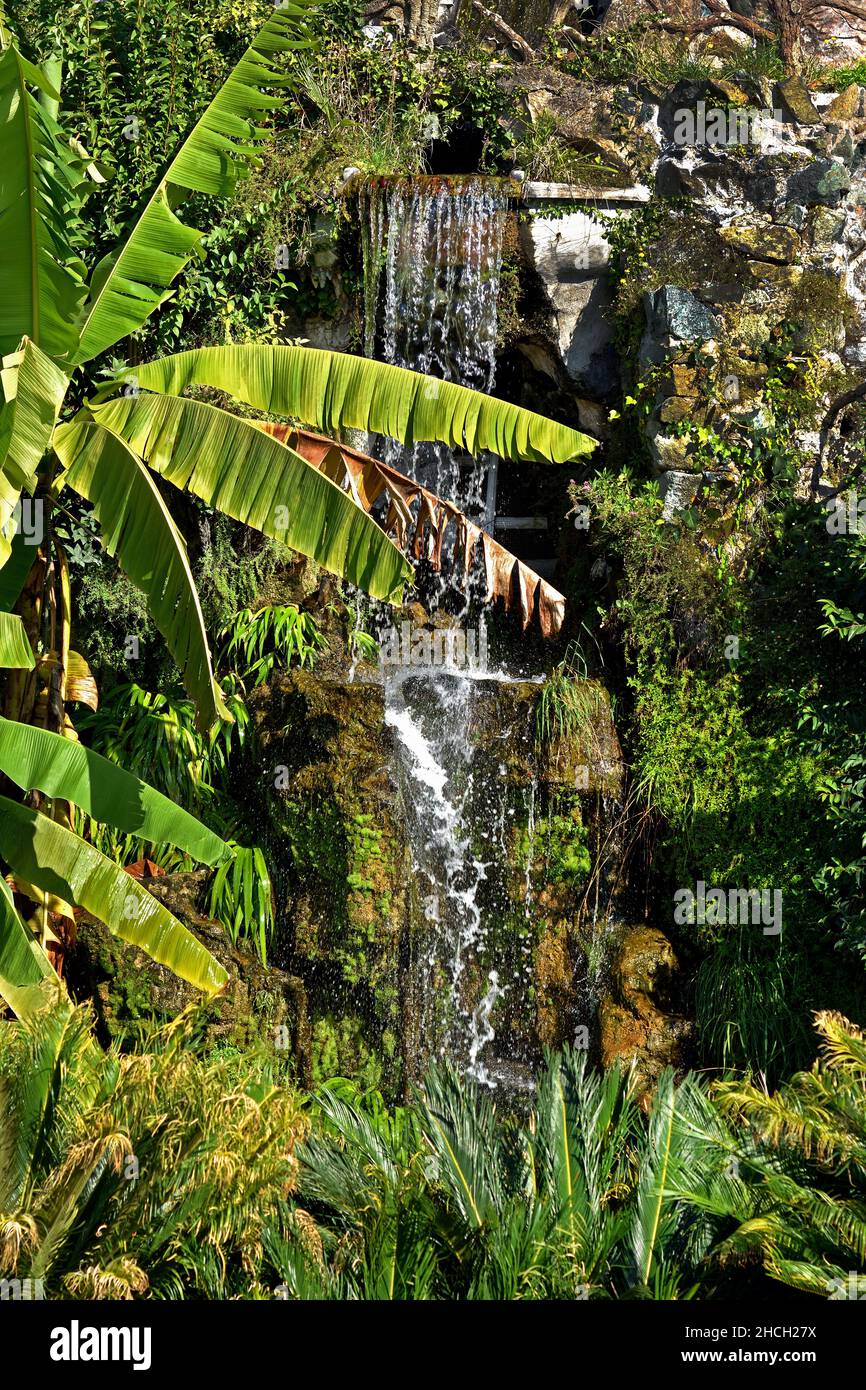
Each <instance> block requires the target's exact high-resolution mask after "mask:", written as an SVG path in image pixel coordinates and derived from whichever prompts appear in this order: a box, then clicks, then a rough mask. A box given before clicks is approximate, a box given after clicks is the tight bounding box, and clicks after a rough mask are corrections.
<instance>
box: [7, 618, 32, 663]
mask: <svg viewBox="0 0 866 1390" xmlns="http://www.w3.org/2000/svg"><path fill="white" fill-rule="evenodd" d="M33 664H34V663H33V648H32V647H31V645H30V643H29V642H28V640H27V633H26V632H25V631H24V624H23V623H22V621H21V619H20V618H19V617H18V614H17V613H0V667H4V668H6V669H7V670H9V669H13V668H14V669H17V670H25V671H32V670H33Z"/></svg>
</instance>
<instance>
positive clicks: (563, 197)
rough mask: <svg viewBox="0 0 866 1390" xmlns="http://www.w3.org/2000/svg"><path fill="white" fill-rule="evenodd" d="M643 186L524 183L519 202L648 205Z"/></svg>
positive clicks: (648, 195) (648, 194) (646, 190)
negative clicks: (607, 186)
mask: <svg viewBox="0 0 866 1390" xmlns="http://www.w3.org/2000/svg"><path fill="white" fill-rule="evenodd" d="M650 196H651V194H650V190H649V188H648V187H647V186H646V185H645V184H636V185H635V186H634V187H632V188H587V187H586V186H584V185H583V184H579V183H531V182H530V183H525V184H524V185H523V196H522V198H521V202H527V203H592V204H594V205H595V204H598V203H612V204H617V203H648V202H649V200H650Z"/></svg>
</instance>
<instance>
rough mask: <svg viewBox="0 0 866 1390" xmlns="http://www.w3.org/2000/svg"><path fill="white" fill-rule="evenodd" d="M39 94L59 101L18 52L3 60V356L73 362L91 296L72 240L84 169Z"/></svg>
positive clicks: (0, 323)
mask: <svg viewBox="0 0 866 1390" xmlns="http://www.w3.org/2000/svg"><path fill="white" fill-rule="evenodd" d="M34 89H35V91H36V92H41V93H48V94H49V95H51V96H54V97H55V98H56V96H57V93H56V92H54V91H53V89H52V88H51V86H50V83H49V82H48V80H47V78H46V76H45V74H44V72H42V70H41V69H40V68H37V67H34V66H33V64H32V63H28V62H27V60H26V59H25V58H23V57H22V56H21V54H20V53H19V52H18V51H17V49H15V48H14V47H9V48H6V49H5V50H4V51H3V52H2V53H0V146H2V150H3V161H2V175H0V226H2V229H3V255H2V256H0V356H4V357H5V356H6V355H7V354H8V353H11V352H14V351H15V350H16V349H17V348H18V345H19V344H20V342H21V340H22V339H23V338H24V337H28V338H31V339H32V340H33V342H34V343H36V344H37V345H38V346H39V347H40V348H41V349H42V351H43V352H44V353H46V354H47V355H48V356H49V357H53V358H54V359H55V360H58V359H60V360H64V361H68V360H69V359H70V355H71V350H72V348H73V345H74V343H75V341H76V337H77V333H76V327H75V325H76V322H77V320H78V315H79V311H80V308H81V305H82V303H83V300H84V296H85V285H84V279H83V272H84V266H83V264H82V262H81V260H80V258H79V257H78V256H77V255H76V253H75V251H74V249H73V247H72V245H71V240H70V226H71V225H73V224H74V221H75V216H76V213H77V210H78V206H79V203H80V186H81V183H82V179H81V174H80V169H79V161H78V160H77V159H76V157H75V156H74V154H73V152H72V150H71V149H70V147H69V142H68V140H67V138H66V137H65V136H64V134H63V132H62V131H61V130H60V128H59V126H58V125H57V122H56V121H55V120H54V118H53V116H52V115H51V114H50V112H49V111H47V110H46V109H45V108H44V107H43V106H42V105H40V103H39V101H38V99H37V97H36V96H35V95H34Z"/></svg>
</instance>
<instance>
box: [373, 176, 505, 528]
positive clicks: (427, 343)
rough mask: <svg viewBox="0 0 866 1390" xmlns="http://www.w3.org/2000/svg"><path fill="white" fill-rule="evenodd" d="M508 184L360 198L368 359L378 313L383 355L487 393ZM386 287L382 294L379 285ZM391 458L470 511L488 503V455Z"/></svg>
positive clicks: (380, 192)
mask: <svg viewBox="0 0 866 1390" xmlns="http://www.w3.org/2000/svg"><path fill="white" fill-rule="evenodd" d="M508 196H509V184H508V183H507V181H505V180H501V179H486V178H478V177H471V178H465V179H440V178H416V179H387V180H381V181H374V182H372V183H371V184H369V185H368V186H367V189H366V190H365V192H364V194H363V203H364V206H362V212H361V215H362V220H363V225H364V248H365V252H364V258H365V267H364V274H365V318H366V323H365V350H366V352H367V355H368V356H372V354H373V350H374V347H375V341H376V320H377V315H378V312H379V309H380V300H382V299H384V303H383V305H382V307H381V315H382V328H381V349H382V355H383V357H384V358H385V361H387V362H391V363H393V364H394V365H395V366H398V367H409V368H411V369H412V370H414V371H419V372H426V373H429V374H430V375H432V376H437V377H441V378H442V379H443V380H445V381H456V382H459V383H460V384H461V385H463V386H469V387H472V388H473V389H474V390H478V391H490V390H491V388H492V386H493V380H494V376H495V372H496V334H497V303H498V297H499V272H500V268H501V264H502V242H503V234H504V229H505V218H506V213H507V209H508ZM382 282H384V290H383V289H382ZM387 448H388V455H389V456H388V459H387V461H388V462H391V463H393V464H394V465H395V466H396V467H400V468H403V470H404V471H405V472H407V473H410V474H411V475H412V476H413V477H414V478H416V479H417V480H418V481H419V482H422V483H424V485H425V486H427V487H429V488H431V489H432V491H434V492H436V493H439V494H440V495H442V496H444V497H447V498H449V499H450V500H451V501H452V502H455V503H456V504H457V505H458V506H459V507H460V508H461V509H462V510H463V511H465V512H468V513H469V514H470V515H475V516H477V515H480V514H481V512H482V511H483V509H484V506H485V498H484V495H483V490H484V482H485V478H486V477H487V476H488V470H489V468H490V467H491V460H490V459H489V458H486V457H479V458H476V459H469V458H467V457H462V458H461V457H460V456H459V455H458V454H457V453H456V452H455V451H453V450H451V449H449V448H446V447H445V446H444V445H434V444H419V445H416V446H415V447H414V449H413V450H412V451H411V453H410V454H409V457H408V458H407V456H406V452H405V451H403V450H401V449H400V446H398V445H388V446H387Z"/></svg>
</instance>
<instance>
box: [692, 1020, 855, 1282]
mask: <svg viewBox="0 0 866 1390" xmlns="http://www.w3.org/2000/svg"><path fill="white" fill-rule="evenodd" d="M815 1023H816V1027H817V1030H818V1034H819V1037H820V1039H821V1056H820V1057H819V1059H818V1060H817V1061H816V1062H815V1064H814V1066H813V1067H812V1068H811V1070H810V1071H804V1072H798V1073H797V1074H796V1075H795V1076H793V1077H791V1079H790V1081H787V1082H785V1084H784V1085H782V1086H781V1087H780V1088H779V1089H778V1090H777V1091H775V1092H773V1093H768V1092H767V1091H766V1090H765V1089H763V1088H762V1087H761V1086H758V1085H755V1084H754V1083H753V1082H750V1081H726V1082H723V1083H720V1084H719V1086H718V1088H717V1098H718V1104H719V1106H720V1108H721V1111H722V1113H723V1115H724V1116H725V1117H726V1118H727V1120H728V1121H729V1123H730V1124H731V1125H732V1126H733V1128H734V1133H736V1134H741V1133H742V1131H743V1129H746V1128H747V1130H748V1132H749V1133H750V1134H751V1142H750V1144H749V1146H748V1148H747V1149H746V1150H745V1151H744V1152H743V1154H742V1163H743V1166H744V1169H745V1171H746V1172H748V1173H749V1174H750V1184H749V1187H750V1192H749V1196H750V1204H749V1208H748V1212H747V1214H746V1215H745V1219H743V1220H741V1222H740V1224H739V1225H738V1227H737V1229H736V1230H735V1231H734V1232H733V1233H732V1234H731V1236H730V1237H729V1238H728V1239H727V1240H726V1241H725V1242H724V1244H723V1245H722V1246H721V1247H720V1249H719V1251H718V1253H719V1255H720V1257H737V1256H739V1255H740V1254H741V1253H742V1252H743V1251H748V1252H750V1253H753V1254H757V1255H759V1256H760V1258H761V1260H762V1262H763V1266H764V1268H765V1269H766V1272H767V1273H768V1274H769V1275H770V1277H771V1278H773V1279H776V1280H778V1281H780V1282H781V1283H783V1284H787V1285H789V1286H791V1287H793V1288H795V1289H802V1290H805V1291H806V1292H808V1293H814V1294H818V1295H820V1296H822V1297H824V1298H828V1297H830V1298H836V1299H846V1298H853V1299H858V1300H859V1299H862V1298H864V1297H866V1037H864V1036H863V1033H862V1032H861V1030H860V1029H859V1028H857V1027H855V1025H854V1024H853V1023H850V1022H849V1021H848V1020H847V1019H845V1018H843V1017H842V1016H841V1015H840V1014H838V1013H832V1012H822V1013H818V1014H816V1016H815Z"/></svg>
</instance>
